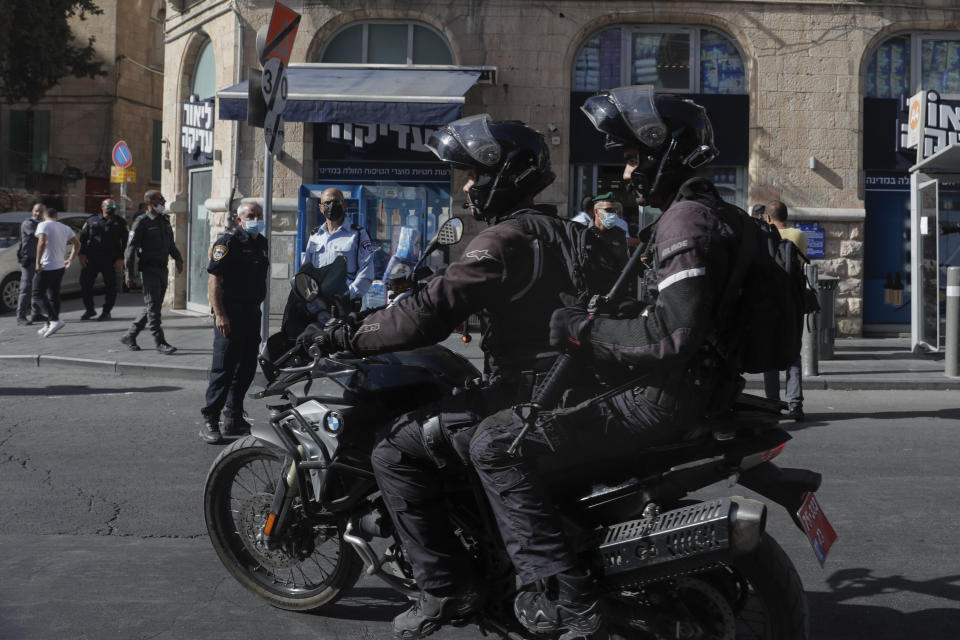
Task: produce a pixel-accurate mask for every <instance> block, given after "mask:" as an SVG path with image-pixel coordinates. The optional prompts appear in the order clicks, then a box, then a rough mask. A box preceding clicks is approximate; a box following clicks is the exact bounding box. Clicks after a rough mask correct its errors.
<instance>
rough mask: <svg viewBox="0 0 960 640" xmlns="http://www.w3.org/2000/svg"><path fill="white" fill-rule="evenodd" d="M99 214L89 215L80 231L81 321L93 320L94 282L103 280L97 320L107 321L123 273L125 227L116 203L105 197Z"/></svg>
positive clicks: (125, 241) (115, 299)
mask: <svg viewBox="0 0 960 640" xmlns="http://www.w3.org/2000/svg"><path fill="white" fill-rule="evenodd" d="M100 212H101V213H100V215H96V216H90V218H88V219H87V222H86V224H85V225H83V229H81V230H80V267H81V269H80V291H81V293H82V295H83V306H84V307H85V308H86V311H85V312H84V314H83V315H82V316H80V319H81V320H90V319H91V318H94V317H96V315H97V312H96V310H95V309H94V306H93V283H94V282H96V280H97V276H98V275H99V276H101V277H103V288H104V301H103V310H102V311H101V312H100V317H98V318H97V320H109V319H110V310H111V309H113V305H114V303H115V302H116V301H117V274H119V273H121V272H122V271H123V252H124V249H126V248H127V224H126V223H125V222H124V221H123V218H121V217H120V216H118V215H117V203H116V202H114V200H113V198H107V199H106V200H104V201H103V203H102V204H101V205H100Z"/></svg>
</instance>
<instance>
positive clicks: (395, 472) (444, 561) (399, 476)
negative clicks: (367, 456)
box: [372, 387, 512, 591]
mask: <svg viewBox="0 0 960 640" xmlns="http://www.w3.org/2000/svg"><path fill="white" fill-rule="evenodd" d="M511 400H512V398H510V399H508V398H505V392H503V391H501V390H500V388H498V387H492V388H485V389H473V390H471V391H468V392H465V393H461V394H459V395H456V396H448V397H446V398H444V399H443V400H442V401H441V402H440V403H438V404H436V405H434V406H432V407H429V408H426V409H423V410H419V411H414V412H411V413H408V414H405V415H403V416H401V417H400V418H399V419H398V420H397V421H396V422H395V423H394V424H393V425H392V426H391V428H390V429H389V431H388V433H387V434H386V435H385V437H384V438H383V439H382V440H381V441H380V442H379V443H378V444H377V446H376V447H374V449H373V455H372V463H373V472H374V475H375V476H376V478H377V484H378V485H379V486H380V492H381V495H382V496H383V500H384V502H385V504H386V506H387V510H388V511H389V512H390V517H391V519H392V520H393V524H394V526H395V527H396V530H397V534H398V536H399V537H400V540H401V542H402V543H403V547H404V550H405V551H406V554H407V559H408V560H409V561H410V564H411V565H412V566H413V574H414V577H415V578H416V580H417V584H418V585H419V586H420V588H421V589H424V590H431V591H437V590H442V589H449V588H451V587H456V586H458V585H462V584H463V583H464V582H465V581H467V580H469V579H470V576H471V575H472V574H473V573H474V571H473V567H472V561H471V558H470V557H469V556H468V554H467V552H466V550H465V549H464V547H463V544H461V542H460V540H459V539H458V538H457V536H456V535H455V534H454V532H453V526H452V525H451V523H450V519H449V517H448V514H447V507H446V505H445V502H444V495H443V486H444V484H445V483H446V481H447V480H448V479H449V478H451V477H453V476H455V475H462V474H463V473H464V472H465V471H466V466H465V462H466V460H467V459H468V455H469V454H468V451H469V446H470V438H471V436H472V435H473V432H474V430H475V429H476V425H477V423H478V422H479V421H480V420H481V419H482V418H483V416H485V415H488V414H489V413H491V412H493V411H496V410H498V409H500V408H502V407H503V406H505V405H506V404H507V403H509V402H510V401H511ZM434 416H439V417H440V421H441V425H442V431H443V442H442V443H440V444H439V446H434V447H431V446H428V445H427V443H426V442H425V440H424V434H423V430H422V425H423V424H424V423H425V422H426V421H427V420H428V419H430V418H432V417H434ZM441 465H442V467H441Z"/></svg>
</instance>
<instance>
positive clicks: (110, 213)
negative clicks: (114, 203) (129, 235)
mask: <svg viewBox="0 0 960 640" xmlns="http://www.w3.org/2000/svg"><path fill="white" fill-rule="evenodd" d="M116 214H117V208H116V207H107V215H108V216H113V215H116Z"/></svg>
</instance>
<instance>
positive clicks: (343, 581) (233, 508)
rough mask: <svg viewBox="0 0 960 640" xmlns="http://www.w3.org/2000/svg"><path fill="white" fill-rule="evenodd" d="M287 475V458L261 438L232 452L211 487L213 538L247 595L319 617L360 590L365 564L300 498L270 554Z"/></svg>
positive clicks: (214, 471) (210, 477)
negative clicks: (277, 496) (267, 531)
mask: <svg viewBox="0 0 960 640" xmlns="http://www.w3.org/2000/svg"><path fill="white" fill-rule="evenodd" d="M284 473H285V469H284V468H283V456H282V454H280V453H278V452H276V451H274V450H273V449H270V448H267V447H265V446H263V445H262V444H260V442H259V441H258V440H257V439H256V438H252V437H247V438H242V439H240V440H237V441H236V442H234V443H233V444H232V445H230V446H229V447H227V448H226V449H224V450H223V451H222V452H221V453H220V455H219V456H218V457H217V459H216V460H215V461H214V463H213V466H212V467H211V468H210V471H209V472H208V473H207V481H206V484H205V487H204V498H203V513H204V519H205V520H206V524H207V532H208V533H209V534H210V542H211V543H212V544H213V548H214V550H216V552H217V555H218V556H219V557H220V561H221V562H223V565H224V566H225V567H226V568H227V570H228V571H229V572H230V573H231V574H232V575H233V577H234V578H236V579H237V580H238V581H239V582H240V584H242V585H243V586H244V587H246V588H247V589H249V590H250V591H252V592H253V593H255V594H256V595H257V596H258V597H260V598H262V599H264V600H266V601H267V602H268V603H270V604H271V605H273V606H275V607H278V608H280V609H287V610H290V611H316V610H318V609H321V608H322V607H325V606H328V605H330V604H333V603H334V602H336V601H337V600H338V599H339V598H340V596H342V595H343V592H344V591H345V590H347V589H349V588H350V587H352V586H353V585H354V584H355V583H356V581H357V580H358V578H359V576H360V571H361V569H362V567H363V563H362V562H361V560H360V558H359V557H358V556H357V554H356V552H354V550H353V548H352V547H351V546H350V545H349V544H348V543H346V542H344V540H343V537H342V533H343V532H342V530H341V528H340V527H337V526H336V525H317V524H314V523H313V522H311V521H309V520H308V519H307V518H306V517H305V516H304V514H303V511H302V507H301V503H300V498H299V497H298V498H295V499H294V503H293V507H292V508H293V510H294V511H293V514H292V516H293V517H292V521H291V522H290V523H289V525H288V527H287V530H286V533H285V535H284V537H283V540H282V544H281V546H280V548H275V549H268V548H267V547H266V546H265V544H264V543H263V540H262V538H261V533H262V531H263V526H264V524H265V523H266V519H267V516H268V515H269V512H270V506H271V504H272V502H273V494H274V490H275V489H276V486H277V480H278V478H280V477H281V476H282V475H283V474H284Z"/></svg>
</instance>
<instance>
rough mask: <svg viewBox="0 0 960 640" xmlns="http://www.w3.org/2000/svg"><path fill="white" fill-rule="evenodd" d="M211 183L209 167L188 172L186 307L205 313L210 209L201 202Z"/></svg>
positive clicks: (208, 302)
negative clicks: (188, 209)
mask: <svg viewBox="0 0 960 640" xmlns="http://www.w3.org/2000/svg"><path fill="white" fill-rule="evenodd" d="M212 186H213V170H212V169H194V170H192V171H191V172H190V186H189V198H188V199H189V201H190V211H189V216H190V222H189V225H188V227H187V234H188V238H187V309H190V310H191V311H199V312H201V313H206V312H209V311H210V299H209V298H208V297H207V263H208V258H207V256H208V252H209V250H210V242H211V240H210V212H209V211H208V210H207V208H206V207H205V206H204V203H205V202H206V201H207V199H208V198H209V197H210V191H211V188H212Z"/></svg>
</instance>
